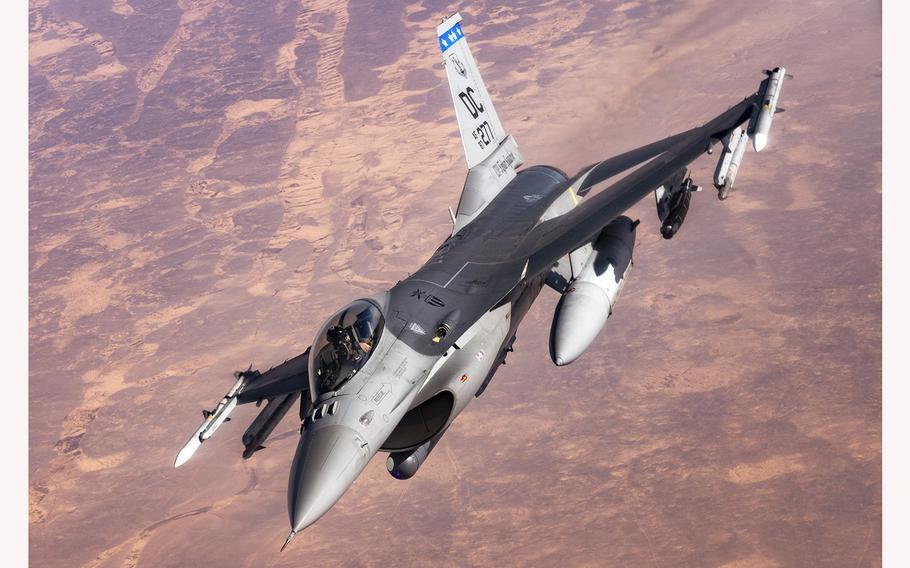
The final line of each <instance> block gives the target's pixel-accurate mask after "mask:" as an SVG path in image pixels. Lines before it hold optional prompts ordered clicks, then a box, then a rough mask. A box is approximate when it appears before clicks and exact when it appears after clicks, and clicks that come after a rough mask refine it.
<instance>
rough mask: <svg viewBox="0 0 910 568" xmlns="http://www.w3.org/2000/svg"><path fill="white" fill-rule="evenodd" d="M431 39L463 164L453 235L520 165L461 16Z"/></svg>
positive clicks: (447, 22)
mask: <svg viewBox="0 0 910 568" xmlns="http://www.w3.org/2000/svg"><path fill="white" fill-rule="evenodd" d="M436 35H437V36H438V38H439V49H440V50H441V51H442V59H443V62H444V63H445V68H446V77H447V78H448V80H449V89H450V90H451V92H452V102H453V103H454V104H455V116H456V117H457V118H458V130H459V133H460V134H461V143H462V146H463V147H464V155H465V158H466V159H467V162H468V177H467V179H466V180H465V186H464V189H463V190H462V193H461V200H460V201H459V203H458V210H457V211H456V215H455V227H454V231H453V234H454V233H455V232H458V230H459V229H461V228H462V227H464V226H465V225H467V224H468V223H470V222H471V221H473V220H474V218H475V217H477V215H479V214H480V212H481V211H483V209H484V208H485V207H486V206H487V204H488V203H489V202H490V201H492V200H493V198H494V197H496V195H497V194H498V193H499V192H500V191H501V190H502V188H504V187H505V186H506V184H508V183H509V182H510V181H512V179H514V178H515V169H516V168H518V167H519V166H520V165H521V163H522V156H521V153H520V152H519V151H518V145H517V144H516V143H515V139H514V138H512V137H511V136H510V135H508V134H506V132H505V129H504V128H503V127H502V123H501V122H499V116H498V115H497V114H496V109H495V108H493V102H492V101H491V100H490V94H489V93H488V92H487V88H486V86H484V84H483V79H481V77H480V71H478V69H477V63H476V62H475V61H474V57H473V56H472V55H471V51H470V50H469V49H468V41H467V39H465V36H464V32H463V31H462V30H461V15H460V14H457V13H456V14H454V15H452V16H449V17H448V18H446V19H445V20H443V21H442V23H441V24H439V25H438V26H437V27H436Z"/></svg>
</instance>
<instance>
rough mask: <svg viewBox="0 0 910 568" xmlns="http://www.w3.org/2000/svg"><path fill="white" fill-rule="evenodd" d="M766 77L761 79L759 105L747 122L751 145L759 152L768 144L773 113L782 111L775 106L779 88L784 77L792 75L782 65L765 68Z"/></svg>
mask: <svg viewBox="0 0 910 568" xmlns="http://www.w3.org/2000/svg"><path fill="white" fill-rule="evenodd" d="M765 74H766V75H768V78H767V79H765V80H764V81H762V85H761V86H762V90H761V91H760V94H761V106H759V107H757V108H756V109H755V112H754V113H752V120H751V121H750V122H749V134H750V135H751V137H752V147H753V148H755V151H756V152H761V151H762V149H763V148H764V147H765V146H767V144H768V131H770V130H771V122H772V121H773V120H774V113H776V112H784V109H778V108H777V100H778V98H779V97H780V88H781V87H782V86H783V84H784V79H792V78H793V76H792V75H787V70H786V69H785V68H783V67H775V68H774V69H772V70H770V71H769V70H767V69H765Z"/></svg>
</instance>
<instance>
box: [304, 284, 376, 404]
mask: <svg viewBox="0 0 910 568" xmlns="http://www.w3.org/2000/svg"><path fill="white" fill-rule="evenodd" d="M384 324H385V320H384V319H383V317H382V311H381V310H380V309H379V306H377V305H376V304H374V303H373V302H371V301H369V300H357V301H356V302H353V303H351V304H350V305H348V306H347V307H346V308H344V309H342V310H340V311H339V312H337V313H335V315H333V316H332V317H330V318H329V320H328V321H327V322H325V325H323V326H322V329H320V330H319V333H317V334H316V339H315V340H313V347H312V348H311V349H310V393H311V397H312V399H313V401H316V400H317V399H318V398H319V396H320V395H322V394H323V393H326V392H331V391H336V390H338V389H339V388H341V386H342V385H343V384H344V383H346V382H347V381H348V380H349V379H350V378H351V377H353V376H354V375H355V374H356V373H357V371H359V370H360V369H362V368H363V366H364V365H365V364H366V362H367V360H368V359H369V358H370V355H372V353H373V350H374V349H375V347H376V345H377V344H378V343H379V336H380V334H382V328H383V326H384Z"/></svg>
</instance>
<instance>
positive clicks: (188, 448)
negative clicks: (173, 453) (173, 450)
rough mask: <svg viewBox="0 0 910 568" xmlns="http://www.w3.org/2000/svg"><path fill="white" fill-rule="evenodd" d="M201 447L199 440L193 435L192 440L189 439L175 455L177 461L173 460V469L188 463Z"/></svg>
mask: <svg viewBox="0 0 910 568" xmlns="http://www.w3.org/2000/svg"><path fill="white" fill-rule="evenodd" d="M201 445H202V442H201V441H200V440H199V436H198V435H194V436H193V437H192V438H190V439H189V440H188V441H187V443H186V445H184V446H183V447H182V448H181V449H180V452H178V453H177V459H175V460H174V468H175V469H176V468H178V467H180V466H182V465H183V464H185V463H186V462H187V461H189V459H190V458H191V457H193V454H195V453H196V450H198V449H199V446H201Z"/></svg>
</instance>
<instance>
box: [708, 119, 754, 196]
mask: <svg viewBox="0 0 910 568" xmlns="http://www.w3.org/2000/svg"><path fill="white" fill-rule="evenodd" d="M723 145H724V150H723V152H721V154H720V158H719V159H718V161H717V169H715V170H714V187H716V188H717V198H718V199H720V200H724V199H726V198H727V197H729V196H730V194H731V193H732V192H733V190H734V189H735V187H736V186H735V185H734V184H735V182H736V174H737V173H738V172H739V166H740V165H741V164H742V162H743V156H744V155H745V154H746V146H748V145H749V134H748V133H747V132H746V130H745V129H743V128H737V129H735V130H733V131H732V132H730V134H728V135H727V136H725V137H724V139H723Z"/></svg>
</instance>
